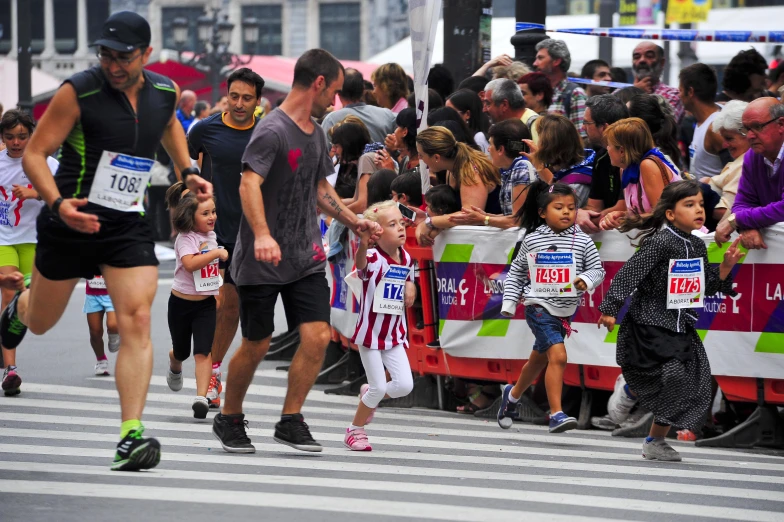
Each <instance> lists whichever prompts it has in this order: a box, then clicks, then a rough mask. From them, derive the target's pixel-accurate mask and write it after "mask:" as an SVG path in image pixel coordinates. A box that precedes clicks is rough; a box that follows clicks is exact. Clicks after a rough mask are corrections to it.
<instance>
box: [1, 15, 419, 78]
mask: <svg viewBox="0 0 784 522" xmlns="http://www.w3.org/2000/svg"><path fill="white" fill-rule="evenodd" d="M18 2H30V4H31V12H32V14H33V25H32V37H33V53H34V58H33V62H34V66H35V67H38V68H40V69H42V70H44V71H46V72H48V73H50V74H52V75H54V76H57V77H60V78H67V77H68V76H70V75H71V74H73V73H74V72H75V71H79V70H82V69H85V68H86V67H89V66H90V65H92V64H95V63H97V60H96V59H95V50H94V49H92V48H90V47H88V46H89V44H90V42H92V41H94V40H95V39H97V37H98V35H99V34H100V31H101V24H102V23H103V21H104V20H105V19H106V18H107V17H108V16H109V14H111V13H113V12H116V11H122V10H129V11H135V12H138V13H139V14H141V15H142V16H144V17H145V18H147V20H149V22H150V26H151V28H152V42H151V45H152V47H153V49H154V50H155V54H154V55H153V59H156V58H157V56H158V53H159V52H160V51H161V50H163V49H171V50H174V49H175V48H176V46H175V44H174V40H173V34H172V29H171V23H172V21H173V20H174V19H175V18H178V17H184V18H187V19H188V20H190V22H191V30H190V31H189V33H190V42H188V43H187V44H186V45H185V48H184V50H195V49H197V48H198V45H199V44H198V41H197V29H196V20H197V19H198V18H199V16H202V15H203V14H204V11H205V7H206V6H211V5H215V3H216V2H215V0H0V26H2V28H3V31H2V36H0V56H7V57H9V58H15V56H16V51H15V49H16V48H17V41H16V8H17V5H18V4H17V3H18ZM217 4H218V5H220V6H221V8H222V12H223V13H224V14H226V15H227V16H228V17H229V20H230V21H231V22H233V23H234V24H235V29H234V32H233V40H232V45H231V47H230V50H231V51H232V52H234V53H237V54H250V53H253V54H257V55H282V56H289V57H297V56H299V55H301V54H302V53H303V52H305V51H306V50H308V49H310V48H313V47H322V48H324V49H327V50H329V51H330V52H332V53H333V54H334V55H335V56H337V57H338V58H342V59H346V60H362V59H365V58H367V57H369V56H373V55H374V54H377V53H379V52H381V51H383V50H384V49H386V48H388V47H389V46H391V45H393V44H394V43H396V42H398V41H400V40H402V39H403V38H405V37H406V36H408V34H409V30H408V0H359V1H350V0H217ZM250 17H253V18H256V19H257V20H258V21H259V23H260V24H261V27H260V30H259V41H258V43H256V44H255V45H254V44H247V43H244V42H243V41H242V30H241V23H242V20H243V18H250Z"/></svg>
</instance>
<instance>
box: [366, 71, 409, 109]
mask: <svg viewBox="0 0 784 522" xmlns="http://www.w3.org/2000/svg"><path fill="white" fill-rule="evenodd" d="M370 79H371V80H372V81H373V95H374V96H375V97H376V101H377V102H378V104H379V105H380V106H381V107H383V108H385V109H390V110H391V111H392V112H394V113H395V114H397V113H399V112H400V111H402V110H403V109H405V108H406V107H408V102H407V101H406V98H408V76H407V75H406V71H404V70H403V68H402V67H400V66H399V65H398V64H396V63H388V64H385V65H382V66H381V67H379V68H378V69H376V70H375V71H373V74H371V75H370Z"/></svg>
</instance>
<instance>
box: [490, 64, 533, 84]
mask: <svg viewBox="0 0 784 522" xmlns="http://www.w3.org/2000/svg"><path fill="white" fill-rule="evenodd" d="M530 72H531V69H530V68H529V67H528V66H527V65H526V64H524V63H523V62H513V63H512V64H511V65H502V66H499V67H493V80H498V79H499V78H506V79H509V80H514V81H515V82H517V80H519V79H520V78H522V77H523V76H525V75H526V74H528V73H530Z"/></svg>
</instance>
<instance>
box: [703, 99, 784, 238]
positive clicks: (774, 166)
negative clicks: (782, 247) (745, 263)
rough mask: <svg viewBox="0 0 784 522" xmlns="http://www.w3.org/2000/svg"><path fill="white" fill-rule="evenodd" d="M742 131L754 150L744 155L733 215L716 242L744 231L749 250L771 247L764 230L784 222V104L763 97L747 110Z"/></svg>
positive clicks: (721, 227)
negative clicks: (766, 241)
mask: <svg viewBox="0 0 784 522" xmlns="http://www.w3.org/2000/svg"><path fill="white" fill-rule="evenodd" d="M742 121H743V124H742V127H741V129H740V132H741V133H743V134H745V135H746V138H747V139H748V140H749V144H750V145H751V150H749V151H748V152H746V154H745V155H744V156H743V170H742V173H741V177H740V184H739V185H738V194H737V196H736V197H735V203H734V204H733V205H732V214H730V215H729V217H728V218H727V219H726V220H725V221H723V222H722V223H720V224H719V226H718V228H717V229H716V242H717V243H718V244H719V245H721V244H722V243H724V242H726V241H728V240H729V237H730V235H731V234H732V231H733V230H738V231H740V237H741V243H742V244H743V246H744V247H746V248H749V249H756V248H767V245H766V244H765V241H764V240H763V238H762V234H761V233H760V231H761V230H762V229H763V228H767V227H769V226H771V225H775V224H776V223H781V222H784V105H782V104H781V103H780V102H779V101H778V100H777V99H776V98H770V97H766V98H760V99H758V100H755V101H753V102H751V103H750V104H749V105H748V107H746V110H745V111H743V120H742Z"/></svg>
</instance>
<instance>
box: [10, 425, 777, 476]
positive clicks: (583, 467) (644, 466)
mask: <svg viewBox="0 0 784 522" xmlns="http://www.w3.org/2000/svg"><path fill="white" fill-rule="evenodd" d="M254 431H255V430H254ZM49 432H50V433H54V432H55V431H54V430H49ZM63 434H64V435H67V437H74V438H78V436H79V435H78V434H79V432H63ZM269 435H270V434H269V433H265V434H263V436H264V437H265V439H264V440H269V439H268V438H267V437H269ZM20 437H22V436H21V435H20ZM40 438H49V437H44V436H42V437H40ZM318 438H320V439H322V440H326V439H325V438H324V437H321V436H320V437H318ZM331 438H332V439H333V440H334V441H335V442H338V441H341V442H342V438H341V437H331ZM160 440H168V441H169V442H170V443H171V444H172V446H174V447H186V448H193V447H201V448H205V449H207V450H208V451H210V450H211V449H213V448H217V447H218V444H217V442H215V443H213V442H212V441H211V440H209V439H203V440H202V441H194V440H193V439H176V438H175V439H172V438H161V439H160ZM373 441H374V442H376V443H377V444H389V445H395V443H397V445H399V446H410V442H409V443H408V444H406V443H405V440H404V439H396V440H390V439H384V438H382V437H374V438H373ZM254 446H256V449H257V451H268V452H270V453H274V454H276V455H277V454H280V453H281V452H283V451H284V450H285V448H284V447H283V446H281V445H280V444H271V443H258V442H254ZM28 447H29V448H38V451H40V452H41V454H60V453H57V452H58V451H59V450H58V448H57V447H53V446H26V445H12V444H5V445H3V446H0V453H14V452H15V450H14V448H16V451H21V452H26V450H25V448H28ZM73 449H75V448H68V450H69V451H70V450H73ZM447 451H448V449H447ZM33 453H34V454H38V453H36V452H35V451H33ZM102 455H107V454H106V453H102ZM182 455H183V454H181V453H175V452H165V453H164V457H165V459H173V460H178V459H180V458H182ZM257 455H258V454H257ZM324 455H329V456H337V457H342V458H346V459H354V460H357V459H363V460H379V459H382V460H384V459H388V460H401V461H406V462H408V461H411V460H416V461H421V462H429V463H434V464H443V463H461V464H471V465H473V466H476V465H481V464H484V465H497V466H514V467H516V468H522V469H542V470H545V471H551V470H568V471H572V472H576V471H584V472H589V473H610V474H614V475H637V476H642V477H649V476H660V477H667V478H670V477H672V478H688V479H694V480H699V479H703V480H732V481H737V482H756V483H763V484H784V477H779V476H775V475H769V474H767V475H764V474H759V475H757V474H740V473H737V472H734V473H728V472H723V471H702V470H699V471H698V470H690V469H682V468H675V467H674V466H673V467H669V468H667V469H665V468H659V467H654V465H653V464H651V463H647V462H644V461H643V460H642V458H641V457H637V458H636V459H634V460H632V461H629V462H630V464H635V463H636V464H638V465H636V466H635V465H629V466H621V465H613V464H595V463H584V462H572V461H556V460H533V459H522V458H511V457H510V458H505V457H504V458H502V457H489V456H472V455H458V454H454V453H453V452H448V453H421V452H417V453H416V454H414V453H412V452H410V451H409V452H398V451H388V450H383V451H374V452H371V453H367V454H365V453H363V454H357V453H355V452H349V450H347V449H344V448H343V447H342V446H341V447H339V448H332V447H327V448H325V449H324ZM96 456H99V455H96ZM204 458H210V459H214V458H216V455H215V454H207V455H204ZM258 458H262V459H264V462H268V463H269V462H272V461H274V460H275V459H274V458H273V457H267V456H266V455H263V454H262V455H260V456H257V457H256V458H254V459H249V460H248V461H246V462H247V463H249V464H250V465H253V463H254V462H255V463H256V464H258V465H264V464H260V463H258V460H257V459H258ZM270 459H272V461H271V460H270ZM307 460H308V463H307V464H305V465H304V467H303V469H311V468H312V467H313V466H330V463H328V462H321V459H316V458H309V459H307ZM237 461H238V459H236V458H234V457H232V460H229V461H228V462H237ZM224 462H225V461H224ZM347 464H348V465H353V464H356V463H347ZM268 465H280V466H282V467H286V466H289V465H295V466H296V464H293V461H290V460H286V459H280V460H279V462H278V464H272V463H270V464H268ZM368 466H371V467H373V468H374V469H373V471H372V472H374V473H394V474H408V473H409V472H408V471H407V469H408V467H407V466H408V465H407V466H386V465H376V464H368ZM376 468H377V469H376ZM319 469H331V468H329V467H327V468H319ZM425 469H426V470H427V471H426V473H425V474H428V475H429V474H432V473H442V474H441V475H439V476H443V477H454V476H455V470H451V469H439V468H425ZM339 470H344V468H340V469H339ZM495 473H496V472H484V471H483V472H481V473H477V474H476V476H475V477H474V478H482V477H489V475H493V474H495ZM461 475H462V471H461ZM514 476H515V475H510V474H507V473H503V472H500V475H499V476H498V478H502V479H504V480H509V479H510V478H513V477H514Z"/></svg>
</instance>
